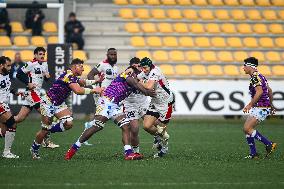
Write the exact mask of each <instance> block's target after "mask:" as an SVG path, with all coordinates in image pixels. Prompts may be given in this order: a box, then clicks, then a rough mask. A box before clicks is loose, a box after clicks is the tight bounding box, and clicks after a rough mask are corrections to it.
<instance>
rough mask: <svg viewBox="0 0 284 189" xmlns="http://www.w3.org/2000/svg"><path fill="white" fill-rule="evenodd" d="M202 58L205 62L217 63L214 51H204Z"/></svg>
mask: <svg viewBox="0 0 284 189" xmlns="http://www.w3.org/2000/svg"><path fill="white" fill-rule="evenodd" d="M201 56H202V59H203V61H204V62H217V56H216V53H215V52H214V51H202V52H201Z"/></svg>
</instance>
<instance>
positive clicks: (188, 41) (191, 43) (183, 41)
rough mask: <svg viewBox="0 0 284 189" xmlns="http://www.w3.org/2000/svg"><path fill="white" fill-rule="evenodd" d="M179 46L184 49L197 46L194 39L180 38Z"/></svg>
mask: <svg viewBox="0 0 284 189" xmlns="http://www.w3.org/2000/svg"><path fill="white" fill-rule="evenodd" d="M179 44H180V46H182V47H194V46H195V44H194V41H193V39H192V37H180V38H179Z"/></svg>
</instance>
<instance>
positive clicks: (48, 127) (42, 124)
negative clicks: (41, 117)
mask: <svg viewBox="0 0 284 189" xmlns="http://www.w3.org/2000/svg"><path fill="white" fill-rule="evenodd" d="M50 126H51V125H48V124H45V123H43V122H41V128H42V129H44V130H48V129H50Z"/></svg>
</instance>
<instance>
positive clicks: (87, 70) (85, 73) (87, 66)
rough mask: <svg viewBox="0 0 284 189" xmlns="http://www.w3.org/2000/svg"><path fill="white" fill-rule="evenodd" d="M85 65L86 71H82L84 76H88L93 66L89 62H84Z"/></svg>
mask: <svg viewBox="0 0 284 189" xmlns="http://www.w3.org/2000/svg"><path fill="white" fill-rule="evenodd" d="M83 67H84V71H83V73H82V76H83V77H85V78H86V77H87V75H88V73H89V72H90V71H91V70H92V67H91V66H90V65H87V64H83Z"/></svg>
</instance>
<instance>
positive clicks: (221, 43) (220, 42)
mask: <svg viewBox="0 0 284 189" xmlns="http://www.w3.org/2000/svg"><path fill="white" fill-rule="evenodd" d="M210 40H211V44H212V46H213V47H218V48H219V47H223V48H224V47H226V46H227V44H226V41H225V38H223V37H212V38H210Z"/></svg>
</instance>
